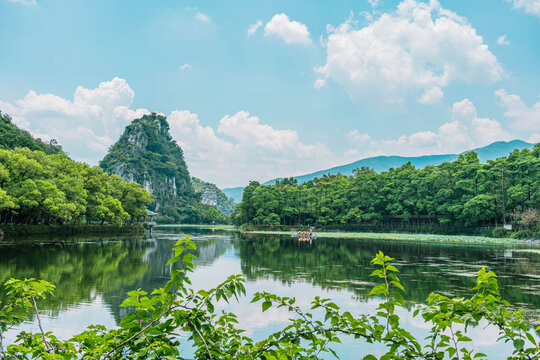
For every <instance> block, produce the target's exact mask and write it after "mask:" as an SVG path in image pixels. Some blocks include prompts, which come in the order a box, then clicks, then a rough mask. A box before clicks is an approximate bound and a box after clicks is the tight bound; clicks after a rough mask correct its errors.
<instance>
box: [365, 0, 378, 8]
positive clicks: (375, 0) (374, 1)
mask: <svg viewBox="0 0 540 360" xmlns="http://www.w3.org/2000/svg"><path fill="white" fill-rule="evenodd" d="M379 1H380V0H368V3H369V5H371V6H372V7H377V6H379Z"/></svg>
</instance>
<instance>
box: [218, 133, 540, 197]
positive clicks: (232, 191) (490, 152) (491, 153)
mask: <svg viewBox="0 0 540 360" xmlns="http://www.w3.org/2000/svg"><path fill="white" fill-rule="evenodd" d="M533 147H534V144H531V143H528V142H525V141H521V140H512V141H508V142H506V141H497V142H494V143H492V144H489V145H487V146H484V147H481V148H477V149H472V150H467V151H464V152H462V153H461V154H465V153H467V152H470V151H475V152H476V153H477V154H478V158H479V159H480V162H483V163H485V162H487V161H488V160H495V159H497V158H500V157H503V156H506V155H508V154H509V153H510V152H512V151H514V150H515V149H519V150H522V149H525V148H527V149H532V148H533ZM461 154H446V155H424V156H414V157H405V156H374V157H369V158H365V159H361V160H358V161H355V162H352V163H350V164H345V165H340V166H336V167H333V168H330V169H325V170H320V171H316V172H313V173H310V174H305V175H299V176H294V178H295V179H297V180H298V183H300V184H301V183H304V182H307V181H309V180H313V179H314V178H317V177H321V176H323V175H325V174H332V175H335V174H338V173H340V174H343V175H352V173H353V170H354V169H359V168H361V167H363V166H364V167H369V168H372V169H374V170H375V171H377V172H381V171H386V170H388V169H390V168H396V167H399V166H401V165H403V164H405V163H407V162H409V161H410V162H411V164H412V165H414V166H415V167H417V168H420V169H421V168H423V167H425V166H427V165H439V164H442V163H444V162H449V161H454V160H456V159H457V158H458V156H459V155H461ZM281 179H282V178H277V179H272V180H269V181H267V182H265V183H264V185H273V184H274V183H275V182H276V180H281ZM222 191H223V192H224V193H225V194H226V195H227V196H228V197H231V198H233V199H234V201H235V202H237V203H239V202H240V201H241V200H242V193H243V191H244V188H243V187H234V188H226V189H222Z"/></svg>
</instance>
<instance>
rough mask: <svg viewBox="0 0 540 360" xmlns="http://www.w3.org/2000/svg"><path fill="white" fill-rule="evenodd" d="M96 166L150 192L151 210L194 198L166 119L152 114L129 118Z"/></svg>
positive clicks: (180, 150) (184, 164)
mask: <svg viewBox="0 0 540 360" xmlns="http://www.w3.org/2000/svg"><path fill="white" fill-rule="evenodd" d="M99 165H100V166H101V167H102V168H103V170H105V171H106V172H108V173H110V174H116V175H118V176H121V177H123V178H124V179H125V180H126V181H135V182H137V183H139V184H141V186H142V187H143V188H145V189H146V190H148V191H149V192H150V193H151V194H153V195H154V196H155V198H154V200H153V202H152V206H151V208H152V210H154V211H160V210H161V209H163V208H166V207H173V208H178V207H182V206H185V205H186V204H188V203H190V202H195V201H196V197H197V196H196V194H195V192H194V191H193V187H192V185H191V181H190V176H189V172H188V169H187V166H186V163H185V161H184V154H183V152H182V149H181V148H180V146H178V144H177V143H176V142H175V141H174V140H173V139H172V138H171V136H170V134H169V124H168V123H167V120H166V118H165V117H164V116H161V115H157V114H156V113H152V114H151V115H145V116H143V117H142V118H140V119H135V120H133V122H132V123H131V124H130V125H128V126H127V127H126V129H125V130H124V133H123V135H122V136H121V137H120V139H119V140H118V141H117V142H116V144H114V145H113V146H112V147H111V149H110V150H109V153H108V154H107V155H106V156H105V158H103V160H102V161H101V162H100V164H99Z"/></svg>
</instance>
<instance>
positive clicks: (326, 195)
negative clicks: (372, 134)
mask: <svg viewBox="0 0 540 360" xmlns="http://www.w3.org/2000/svg"><path fill="white" fill-rule="evenodd" d="M539 170H540V144H536V145H535V147H534V148H533V150H528V149H523V150H521V151H520V150H514V151H513V152H512V153H510V154H509V155H508V156H506V157H502V158H499V159H497V160H490V161H488V162H487V163H486V164H482V163H480V161H479V159H478V156H477V154H476V153H475V152H469V153H466V154H463V155H460V156H459V158H458V159H457V160H456V161H453V162H446V163H443V164H441V165H437V166H426V167H425V168H423V169H417V168H415V167H414V166H413V165H411V164H410V163H406V164H404V165H403V166H401V167H398V168H395V169H394V168H391V169H389V170H388V171H383V172H380V173H377V172H375V171H374V170H372V169H370V168H365V167H363V168H360V169H357V170H355V171H354V173H353V175H352V176H344V175H340V174H338V175H325V176H322V177H320V178H316V179H314V180H311V181H308V182H305V183H303V184H298V183H297V182H296V180H295V179H292V178H286V179H283V180H280V181H277V182H276V183H275V184H274V185H261V184H259V183H258V182H256V181H252V182H250V183H249V185H248V186H247V187H246V188H245V189H244V193H243V196H242V202H241V203H240V204H238V205H237V207H236V210H235V213H234V214H233V221H234V222H235V223H236V224H237V225H241V224H250V225H313V226H321V227H325V226H326V227H328V226H332V225H344V226H346V225H352V224H361V225H366V226H376V225H379V226H392V227H393V226H397V227H399V226H407V225H418V226H421V225H430V226H446V227H460V228H463V227H470V228H474V227H484V228H485V227H497V226H502V225H503V224H510V223H511V224H513V225H514V226H515V228H519V229H521V230H523V231H525V232H528V233H534V232H538V226H539V221H540V214H539V209H540V173H539ZM499 229H500V228H499Z"/></svg>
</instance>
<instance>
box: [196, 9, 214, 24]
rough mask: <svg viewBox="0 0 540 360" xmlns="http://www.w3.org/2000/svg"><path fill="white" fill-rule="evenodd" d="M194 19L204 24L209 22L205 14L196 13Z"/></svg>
mask: <svg viewBox="0 0 540 360" xmlns="http://www.w3.org/2000/svg"><path fill="white" fill-rule="evenodd" d="M195 19H197V20H199V21H202V22H205V23H209V22H210V17H209V16H208V15H206V14H203V13H202V12H198V13H196V14H195Z"/></svg>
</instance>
